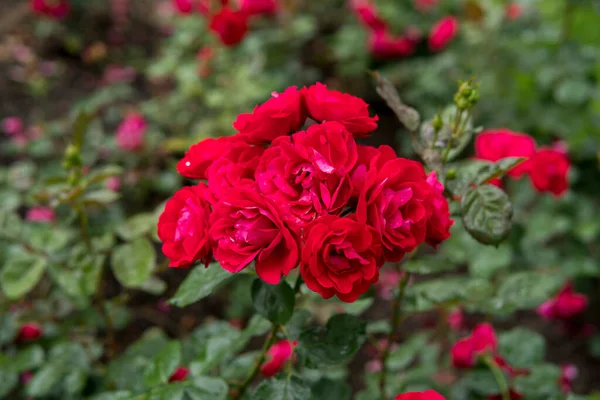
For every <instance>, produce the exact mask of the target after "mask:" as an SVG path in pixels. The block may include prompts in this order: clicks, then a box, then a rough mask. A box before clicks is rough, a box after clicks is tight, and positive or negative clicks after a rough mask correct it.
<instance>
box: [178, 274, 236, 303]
mask: <svg viewBox="0 0 600 400" xmlns="http://www.w3.org/2000/svg"><path fill="white" fill-rule="evenodd" d="M233 276H234V275H233V274H232V273H231V272H229V271H226V270H224V269H223V268H221V266H219V265H218V264H211V265H210V266H209V267H208V268H205V267H204V266H201V265H197V266H196V267H195V268H194V269H193V270H192V271H191V272H190V273H189V275H188V276H187V277H186V278H185V280H184V281H183V283H182V284H181V286H179V289H177V293H175V296H173V298H171V300H170V301H169V302H170V303H171V304H173V305H175V306H177V307H185V306H187V305H188V304H192V303H195V302H196V301H198V300H201V299H203V298H205V297H207V296H209V295H210V294H211V293H212V292H214V291H215V290H216V289H217V288H218V287H220V286H221V285H223V284H224V283H225V282H226V281H227V280H228V279H230V278H232V277H233Z"/></svg>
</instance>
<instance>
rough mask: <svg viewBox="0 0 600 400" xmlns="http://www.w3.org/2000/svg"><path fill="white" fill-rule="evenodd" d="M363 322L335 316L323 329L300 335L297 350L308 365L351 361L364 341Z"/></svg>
mask: <svg viewBox="0 0 600 400" xmlns="http://www.w3.org/2000/svg"><path fill="white" fill-rule="evenodd" d="M366 326H367V324H366V323H365V322H364V321H361V320H360V319H359V318H357V317H355V316H353V315H350V314H336V315H334V316H333V317H331V318H330V319H329V321H327V325H326V326H325V328H322V327H317V328H311V329H308V330H306V331H304V332H303V333H302V335H301V336H300V344H299V347H298V350H299V351H300V352H302V354H304V355H305V356H306V358H307V361H308V363H309V364H310V365H321V364H339V363H342V362H345V361H348V360H349V359H351V358H352V357H353V356H354V354H355V353H356V352H357V351H358V349H360V347H361V346H362V344H363V343H364V341H365V340H366V335H367V333H366Z"/></svg>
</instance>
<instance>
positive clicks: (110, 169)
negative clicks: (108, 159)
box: [85, 165, 123, 184]
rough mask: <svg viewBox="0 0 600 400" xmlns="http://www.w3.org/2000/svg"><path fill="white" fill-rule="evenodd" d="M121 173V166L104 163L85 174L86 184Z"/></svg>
mask: <svg viewBox="0 0 600 400" xmlns="http://www.w3.org/2000/svg"><path fill="white" fill-rule="evenodd" d="M122 173H123V167H120V166H118V165H105V166H103V167H100V168H96V169H94V170H92V171H91V172H90V173H89V174H88V175H86V176H85V179H86V182H87V183H88V184H92V183H99V182H102V181H104V180H106V179H108V178H110V177H112V176H118V175H121V174H122Z"/></svg>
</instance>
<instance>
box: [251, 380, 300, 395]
mask: <svg viewBox="0 0 600 400" xmlns="http://www.w3.org/2000/svg"><path fill="white" fill-rule="evenodd" d="M306 399H310V388H309V387H308V386H307V385H306V384H305V383H304V382H303V381H302V380H301V379H300V378H298V377H296V376H292V377H291V378H290V379H268V380H264V381H262V382H261V383H260V385H258V387H257V388H256V390H255V391H254V393H252V395H251V396H250V400H306Z"/></svg>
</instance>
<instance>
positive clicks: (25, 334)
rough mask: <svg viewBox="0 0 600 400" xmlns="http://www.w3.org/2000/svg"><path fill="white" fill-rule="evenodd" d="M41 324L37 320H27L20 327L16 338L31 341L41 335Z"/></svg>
mask: <svg viewBox="0 0 600 400" xmlns="http://www.w3.org/2000/svg"><path fill="white" fill-rule="evenodd" d="M43 333H44V332H43V330H42V326H41V325H40V324H38V323H37V322H29V323H27V324H25V325H23V326H22V327H21V330H20V331H19V334H18V336H17V339H18V340H20V341H22V342H32V341H34V340H37V339H39V338H41V337H42V335H43Z"/></svg>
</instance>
